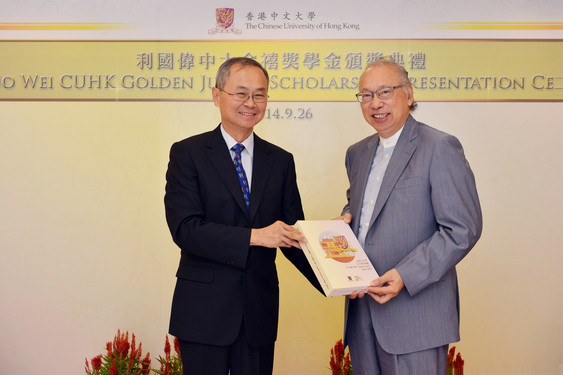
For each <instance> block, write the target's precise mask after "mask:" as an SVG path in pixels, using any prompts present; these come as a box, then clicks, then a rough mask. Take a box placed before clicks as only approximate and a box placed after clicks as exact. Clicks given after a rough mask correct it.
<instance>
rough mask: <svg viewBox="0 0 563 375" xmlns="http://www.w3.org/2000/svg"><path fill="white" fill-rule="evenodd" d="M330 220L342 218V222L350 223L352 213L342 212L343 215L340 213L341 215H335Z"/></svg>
mask: <svg viewBox="0 0 563 375" xmlns="http://www.w3.org/2000/svg"><path fill="white" fill-rule="evenodd" d="M332 220H344V222H345V223H346V224H350V223H351V222H352V214H351V213H346V214H344V215H342V216H338V217H335V218H334V219H332Z"/></svg>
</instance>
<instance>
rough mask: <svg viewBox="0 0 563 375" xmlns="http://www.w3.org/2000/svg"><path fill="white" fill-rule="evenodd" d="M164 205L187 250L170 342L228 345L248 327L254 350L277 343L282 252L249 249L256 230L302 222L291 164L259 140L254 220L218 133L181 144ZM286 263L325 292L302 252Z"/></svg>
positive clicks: (291, 252)
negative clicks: (279, 223)
mask: <svg viewBox="0 0 563 375" xmlns="http://www.w3.org/2000/svg"><path fill="white" fill-rule="evenodd" d="M166 179H167V183H166V195H165V197H164V203H165V208H166V220H167V222H168V226H169V228H170V231H171V233H172V237H173V239H174V242H175V243H176V244H177V245H178V246H179V247H180V249H181V259H180V266H179V268H178V272H177V274H176V276H177V282H176V289H175V291H174V298H173V302H172V312H171V319H170V334H172V335H174V336H176V337H178V338H180V339H183V340H187V341H192V342H198V343H202V344H208V345H221V346H225V345H229V344H231V343H232V342H233V341H234V340H235V338H236V337H237V335H238V333H239V331H240V327H241V324H242V321H243V319H244V323H245V327H246V334H247V337H248V340H249V343H250V344H251V345H252V346H261V345H266V344H271V343H273V342H274V341H275V339H276V336H277V325H278V305H279V302H278V300H279V298H278V295H279V289H278V277H277V271H276V265H275V258H276V252H277V249H270V248H264V247H251V246H250V245H249V243H250V233H251V228H261V227H265V226H268V225H270V224H272V223H274V222H275V221H277V220H282V221H283V222H285V223H287V224H290V225H292V224H294V223H295V221H297V220H300V219H302V218H303V210H302V207H301V198H300V196H299V191H298V188H297V183H296V176H295V165H294V161H293V156H292V155H291V154H290V153H288V152H286V151H284V150H282V149H281V148H279V147H277V146H275V145H273V144H271V143H268V142H266V141H264V140H262V139H260V138H259V137H258V136H257V135H256V134H255V135H254V157H253V175H252V189H251V201H250V215H249V214H248V212H247V209H246V205H245V202H244V198H243V196H242V191H241V187H240V183H239V180H238V177H237V175H236V172H235V168H234V165H233V161H232V159H231V156H230V153H229V150H228V149H227V146H226V144H225V141H224V139H223V137H222V135H221V131H220V128H219V127H217V128H216V129H215V130H213V131H211V132H207V133H203V134H200V135H196V136H193V137H190V138H187V139H185V140H183V141H180V142H177V143H175V144H174V145H173V146H172V148H171V151H170V162H169V165H168V171H167V174H166ZM282 251H283V253H284V255H285V256H286V257H287V258H288V259H289V260H290V261H291V262H292V263H293V264H294V265H295V266H296V267H297V268H298V269H299V270H300V271H301V272H302V273H303V274H304V275H306V276H307V278H308V279H309V280H310V281H311V282H312V283H314V285H315V286H316V287H317V289H319V290H320V285H318V282H317V280H316V278H315V276H314V273H313V271H312V269H311V268H310V266H309V264H308V262H307V259H306V258H305V256H304V254H303V253H302V251H301V250H299V249H295V248H291V249H282Z"/></svg>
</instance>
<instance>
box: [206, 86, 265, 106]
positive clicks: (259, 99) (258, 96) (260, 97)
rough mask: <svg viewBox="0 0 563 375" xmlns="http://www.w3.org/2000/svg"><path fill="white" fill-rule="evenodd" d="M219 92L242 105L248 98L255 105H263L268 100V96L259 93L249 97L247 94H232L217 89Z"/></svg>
mask: <svg viewBox="0 0 563 375" xmlns="http://www.w3.org/2000/svg"><path fill="white" fill-rule="evenodd" d="M217 88H218V87H217ZM218 89H219V88H218ZM219 91H223V92H224V93H225V94H228V95H230V96H232V97H233V99H234V100H236V101H237V102H242V103H244V102H246V101H247V100H248V99H249V98H250V97H252V100H254V101H255V102H256V103H264V102H266V101H267V100H268V95H265V94H261V93H257V94H253V95H250V94H249V93H247V92H235V93H234V94H233V93H230V92H227V91H225V90H223V89H219Z"/></svg>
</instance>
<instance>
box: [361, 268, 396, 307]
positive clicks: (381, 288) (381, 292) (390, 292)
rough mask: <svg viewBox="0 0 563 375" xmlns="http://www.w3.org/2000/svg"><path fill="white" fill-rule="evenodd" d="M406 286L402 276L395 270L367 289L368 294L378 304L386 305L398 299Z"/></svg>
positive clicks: (372, 283)
mask: <svg viewBox="0 0 563 375" xmlns="http://www.w3.org/2000/svg"><path fill="white" fill-rule="evenodd" d="M404 286H405V284H404V283H403V279H402V278H401V275H399V272H397V270H396V269H395V268H393V269H391V270H389V271H387V272H385V274H384V275H383V276H381V277H380V278H378V279H375V280H373V281H372V282H371V286H370V287H369V288H367V292H368V294H369V295H370V296H371V298H373V299H374V300H375V301H376V302H378V303H380V304H384V303H386V302H388V301H389V300H390V299H391V298H394V297H396V296H397V294H399V292H400V291H401V290H402V289H403V287H404Z"/></svg>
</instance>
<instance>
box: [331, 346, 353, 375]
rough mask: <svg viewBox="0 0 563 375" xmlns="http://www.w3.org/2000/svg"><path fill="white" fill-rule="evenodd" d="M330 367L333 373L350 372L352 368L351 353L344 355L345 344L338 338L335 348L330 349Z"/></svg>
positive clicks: (337, 374) (339, 374)
mask: <svg viewBox="0 0 563 375" xmlns="http://www.w3.org/2000/svg"><path fill="white" fill-rule="evenodd" d="M330 369H331V370H332V375H341V374H348V373H349V372H351V370H352V362H351V361H350V354H349V353H346V355H344V344H343V343H342V340H338V341H337V342H336V345H334V348H332V349H331V350H330Z"/></svg>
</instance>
